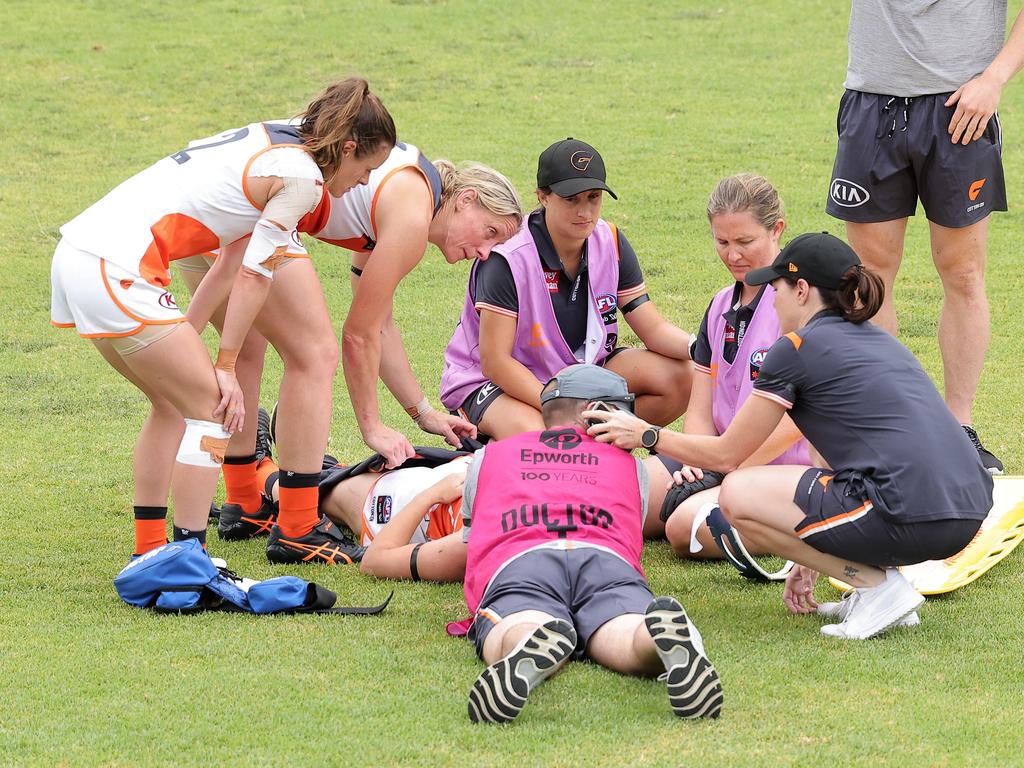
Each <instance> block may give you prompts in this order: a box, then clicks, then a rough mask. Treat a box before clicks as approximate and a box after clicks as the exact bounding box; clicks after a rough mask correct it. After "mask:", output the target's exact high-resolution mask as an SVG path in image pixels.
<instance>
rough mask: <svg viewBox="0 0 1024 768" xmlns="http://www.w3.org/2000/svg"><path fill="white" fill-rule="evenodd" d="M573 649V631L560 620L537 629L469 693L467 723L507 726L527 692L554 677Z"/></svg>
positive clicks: (574, 640)
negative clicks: (505, 724) (468, 721)
mask: <svg viewBox="0 0 1024 768" xmlns="http://www.w3.org/2000/svg"><path fill="white" fill-rule="evenodd" d="M575 648H576V630H575V629H573V626H572V624H570V623H569V622H567V621H565V620H563V619H552V620H551V621H549V622H547V623H545V624H542V625H541V626H539V627H537V628H536V629H535V630H533V632H532V633H531V634H529V635H527V636H526V637H524V638H523V639H522V640H521V641H520V642H519V644H518V645H516V647H515V648H513V649H512V652H511V653H509V655H508V656H505V657H504V658H501V659H499V660H498V661H496V662H495V663H494V664H491V666H489V667H488V668H487V669H485V670H484V671H483V672H481V673H480V676H479V677H478V678H477V679H476V682H475V683H473V688H472V689H471V690H470V691H469V719H470V720H472V721H473V722H474V723H481V722H482V723H507V722H510V721H512V720H515V718H516V716H517V715H518V714H519V713H520V712H522V711H523V707H525V706H526V698H527V697H528V696H529V695H530V691H531V690H533V689H534V688H536V687H537V686H538V685H540V684H541V683H542V682H543V681H544V680H547V679H548V678H549V677H551V675H553V674H555V672H557V671H558V669H559V668H560V667H561V666H562V664H564V663H565V662H566V661H567V660H568V658H569V655H570V654H571V653H572V652H573V649H575Z"/></svg>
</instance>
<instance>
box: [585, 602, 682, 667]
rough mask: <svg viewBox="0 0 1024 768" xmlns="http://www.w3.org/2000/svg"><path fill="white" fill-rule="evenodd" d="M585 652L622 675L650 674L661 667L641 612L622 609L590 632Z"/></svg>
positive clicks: (662, 665)
mask: <svg viewBox="0 0 1024 768" xmlns="http://www.w3.org/2000/svg"><path fill="white" fill-rule="evenodd" d="M587 656H588V657H590V658H591V659H593V660H594V661H596V662H597V663H598V664H600V665H601V666H602V667H607V668H608V669H611V670H613V671H615V672H619V673H621V674H623V675H636V676H641V677H653V676H655V675H659V674H661V673H662V672H664V671H665V665H664V664H662V661H661V658H660V657H659V656H658V649H657V648H655V646H654V639H653V638H652V637H651V633H650V632H648V631H647V626H646V625H645V624H644V615H643V614H641V613H624V614H622V615H621V616H616V617H615V618H614V619H612V620H611V621H608V622H605V623H604V624H602V625H601V626H600V627H599V628H598V630H597V631H596V632H595V633H594V634H593V635H591V636H590V642H589V643H587Z"/></svg>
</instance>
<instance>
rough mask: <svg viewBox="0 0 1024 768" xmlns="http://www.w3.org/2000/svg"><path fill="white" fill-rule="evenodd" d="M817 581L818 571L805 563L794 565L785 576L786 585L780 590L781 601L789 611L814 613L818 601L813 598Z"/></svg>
mask: <svg viewBox="0 0 1024 768" xmlns="http://www.w3.org/2000/svg"><path fill="white" fill-rule="evenodd" d="M817 581H818V572H817V571H815V570H813V569H812V568H808V567H807V566H806V565H799V564H798V565H794V566H793V570H791V571H790V572H789V575H788V576H787V577H786V587H785V589H783V590H782V602H783V603H785V604H786V607H787V608H788V609H789V612H790V613H814V612H815V611H816V610H817V609H818V603H817V602H815V600H814V585H815V584H816V583H817Z"/></svg>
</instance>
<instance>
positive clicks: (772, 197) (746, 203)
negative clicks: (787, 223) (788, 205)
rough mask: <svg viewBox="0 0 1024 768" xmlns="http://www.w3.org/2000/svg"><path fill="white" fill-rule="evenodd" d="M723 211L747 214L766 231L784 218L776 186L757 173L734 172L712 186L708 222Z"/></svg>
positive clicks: (783, 209) (784, 214)
mask: <svg viewBox="0 0 1024 768" xmlns="http://www.w3.org/2000/svg"><path fill="white" fill-rule="evenodd" d="M723 213H749V214H750V215H751V216H753V217H754V219H755V220H756V221H757V222H758V223H759V224H760V225H761V226H762V227H764V228H765V229H767V230H769V231H770V230H772V229H774V228H775V225H776V224H777V223H778V221H779V219H784V218H785V217H786V211H785V208H784V207H783V205H782V198H781V197H779V193H778V192H777V191H776V189H775V187H773V186H772V185H771V182H769V181H768V179H766V178H765V177H764V176H759V175H758V174H756V173H737V174H735V175H733V176H727V177H725V178H724V179H722V180H721V181H720V182H718V184H716V185H715V188H714V190H713V191H712V192H711V197H710V198H709V199H708V221H711V218H712V217H714V216H719V215H721V214H723Z"/></svg>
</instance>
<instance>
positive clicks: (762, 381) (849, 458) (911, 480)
mask: <svg viewBox="0 0 1024 768" xmlns="http://www.w3.org/2000/svg"><path fill="white" fill-rule="evenodd" d="M754 395H761V396H766V397H768V398H769V399H771V400H774V401H776V402H778V403H781V404H782V405H784V406H785V407H786V408H788V409H789V415H790V417H791V418H792V419H793V423H795V424H796V426H797V427H798V428H799V429H800V431H801V432H802V433H803V434H804V436H805V437H806V438H807V440H808V441H809V442H810V443H811V445H813V446H814V447H815V448H816V449H817V450H818V452H819V453H821V455H822V456H823V457H824V459H825V461H827V462H828V463H829V466H830V467H832V468H833V469H834V470H835V472H836V475H837V477H851V476H855V477H853V478H852V479H851V482H855V483H856V484H861V483H862V484H863V494H864V495H860V494H861V491H860V490H856V492H857V494H858V498H865V497H867V498H870V499H871V501H872V503H873V504H875V506H876V507H880V508H881V509H882V510H884V511H886V512H888V513H889V514H890V515H891V516H892V518H893V519H894V520H895V521H896V522H898V523H911V522H925V521H929V520H947V519H967V520H982V519H984V518H985V516H986V515H987V514H988V510H989V509H990V508H991V506H992V477H991V476H990V475H989V474H988V472H986V471H985V468H984V467H983V466H982V464H981V460H980V459H979V458H978V452H977V450H975V448H974V446H973V445H972V444H971V441H970V440H969V439H968V438H967V435H966V434H965V433H964V430H963V429H962V428H961V427H960V425H959V424H958V423H957V421H956V419H955V418H953V414H952V413H950V411H949V408H947V407H946V404H945V403H944V402H943V401H942V397H941V396H940V395H939V393H938V390H936V389H935V385H934V384H933V383H932V380H931V379H929V378H928V374H926V373H925V372H924V369H923V368H921V364H920V363H919V362H918V361H917V358H915V357H914V356H913V355H912V354H911V352H910V350H909V349H907V348H906V347H905V346H903V345H902V344H900V343H899V342H898V341H896V339H895V338H893V337H892V336H890V335H889V334H888V333H886V332H885V331H883V330H882V329H881V328H878V327H877V326H875V325H872V324H871V323H870V322H868V323H862V324H860V325H855V324H854V323H849V322H847V321H846V320H843V319H842V318H841V317H839V316H838V315H830V314H825V313H819V314H817V315H815V316H814V317H813V318H812V319H811V320H810V322H808V323H807V325H805V326H804V327H803V328H801V329H800V330H799V331H797V332H796V333H792V334H786V335H785V336H783V337H782V338H781V339H779V340H778V341H777V342H775V344H774V345H772V347H771V349H770V350H768V356H767V357H766V358H765V361H764V363H763V364H762V365H761V372H760V374H759V375H758V377H757V381H755V382H754Z"/></svg>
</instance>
